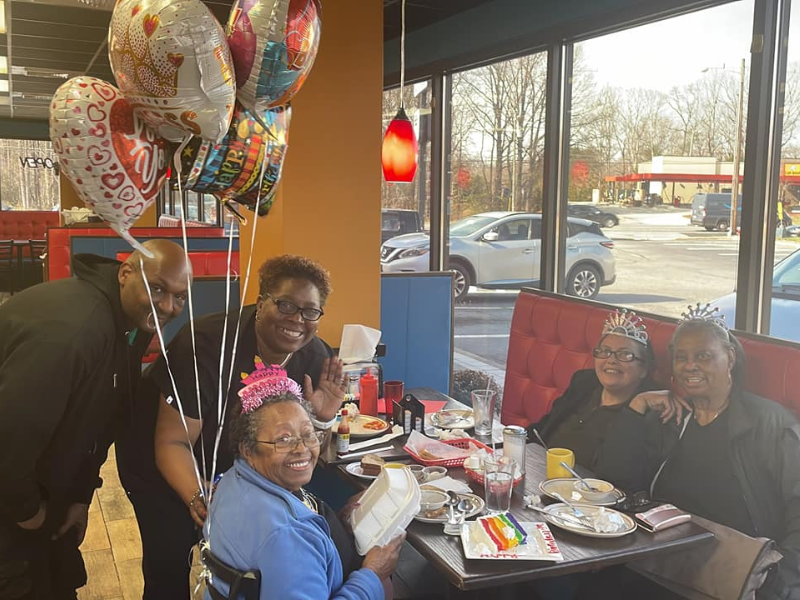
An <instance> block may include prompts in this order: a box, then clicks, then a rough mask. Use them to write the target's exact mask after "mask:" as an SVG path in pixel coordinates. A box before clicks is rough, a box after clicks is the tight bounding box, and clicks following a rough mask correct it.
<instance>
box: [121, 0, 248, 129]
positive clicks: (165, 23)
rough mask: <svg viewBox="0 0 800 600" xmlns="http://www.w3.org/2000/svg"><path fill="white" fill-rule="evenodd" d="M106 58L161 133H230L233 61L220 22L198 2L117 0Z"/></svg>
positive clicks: (136, 104) (137, 106)
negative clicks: (228, 131)
mask: <svg viewBox="0 0 800 600" xmlns="http://www.w3.org/2000/svg"><path fill="white" fill-rule="evenodd" d="M108 57H109V60H110V61H111V69H112V71H113V72H114V78H115V79H116V80H117V85H118V86H119V88H120V90H122V93H123V94H125V97H126V98H128V100H129V101H130V102H131V105H132V106H133V108H134V110H135V111H136V113H137V114H138V115H139V116H141V117H142V118H144V119H145V121H147V123H148V125H150V126H151V127H152V128H153V129H154V130H156V131H157V132H158V133H159V134H160V135H162V136H163V137H165V138H167V139H169V140H172V141H178V140H181V139H183V138H185V137H186V136H187V135H189V134H191V135H196V136H199V137H201V138H203V139H205V140H209V141H212V142H217V141H219V140H220V139H221V138H222V137H223V136H224V135H225V133H226V132H227V130H228V124H229V123H230V120H231V114H232V112H233V102H234V99H235V97H236V83H235V81H234V73H233V62H232V60H231V55H230V51H229V49H228V44H227V41H226V39H225V32H224V31H223V29H222V26H221V25H220V24H219V23H218V22H217V20H216V19H215V18H214V15H213V14H212V13H211V11H210V10H209V9H208V8H207V7H206V5H205V4H203V3H202V2H201V1H200V0H180V1H179V2H176V1H174V0H119V1H118V2H117V4H116V6H115V7H114V12H113V14H112V15H111V25H110V27H109V34H108Z"/></svg>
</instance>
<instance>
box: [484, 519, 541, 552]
mask: <svg viewBox="0 0 800 600" xmlns="http://www.w3.org/2000/svg"><path fill="white" fill-rule="evenodd" d="M470 539H471V540H473V541H474V543H475V544H476V545H478V546H480V545H481V544H482V545H484V546H486V548H488V550H489V553H491V554H494V553H497V552H505V551H508V550H511V549H512V548H516V547H517V546H521V545H522V544H524V543H525V542H526V541H527V539H528V534H527V533H526V532H525V530H524V529H523V528H522V526H521V525H520V524H519V522H517V520H516V519H515V518H514V516H513V515H512V514H511V513H508V512H507V513H501V514H499V515H492V516H488V517H479V518H478V519H476V521H475V522H474V523H473V524H472V525H471V526H470ZM481 554H483V552H481Z"/></svg>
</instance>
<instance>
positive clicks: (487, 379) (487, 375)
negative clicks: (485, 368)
mask: <svg viewBox="0 0 800 600" xmlns="http://www.w3.org/2000/svg"><path fill="white" fill-rule="evenodd" d="M491 383H492V376H491V375H489V374H488V373H487V374H486V392H485V393H486V396H489V387H490V386H491ZM491 416H492V421H491V422H492V423H494V408H492V415H491ZM489 436H490V437H491V440H492V454H494V451H495V447H494V427H492V430H491V431H490V432H489Z"/></svg>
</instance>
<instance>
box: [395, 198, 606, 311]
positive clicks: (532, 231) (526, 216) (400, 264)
mask: <svg viewBox="0 0 800 600" xmlns="http://www.w3.org/2000/svg"><path fill="white" fill-rule="evenodd" d="M567 227H568V229H569V231H568V237H567V267H566V271H567V282H566V290H567V293H568V294H570V295H573V296H581V297H583V298H594V297H595V296H597V294H598V292H599V291H600V286H603V285H611V284H612V283H614V280H615V279H616V272H615V266H614V255H613V254H612V252H611V249H612V248H613V247H614V242H613V241H612V240H610V239H609V238H607V237H606V236H605V235H603V233H602V231H600V227H599V226H598V225H597V223H592V222H591V221H587V220H585V219H575V218H572V217H568V218H567ZM541 238H542V215H540V214H531V213H519V212H488V213H481V214H477V215H472V216H471V217H466V218H464V219H461V220H460V221H456V222H455V223H453V224H452V225H450V259H449V263H448V266H449V268H450V269H452V270H453V271H455V273H456V280H455V290H454V293H455V297H456V299H457V300H458V299H462V298H463V297H464V296H466V295H467V291H468V290H469V287H470V286H471V285H474V286H476V287H480V288H490V289H514V288H520V287H522V286H525V285H534V284H536V283H537V282H538V281H539V263H540V257H541V243H542V239H541ZM429 251H430V238H429V236H428V234H427V233H411V234H408V235H401V236H398V237H395V238H392V239H390V240H387V241H386V242H385V243H384V244H383V245H382V246H381V270H382V271H384V272H387V273H404V272H421V271H428V270H429V262H430V257H429V255H428V254H429Z"/></svg>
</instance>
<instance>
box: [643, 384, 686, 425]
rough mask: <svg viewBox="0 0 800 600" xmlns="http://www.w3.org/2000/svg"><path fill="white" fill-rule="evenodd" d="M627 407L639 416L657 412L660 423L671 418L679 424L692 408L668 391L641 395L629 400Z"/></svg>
mask: <svg viewBox="0 0 800 600" xmlns="http://www.w3.org/2000/svg"><path fill="white" fill-rule="evenodd" d="M629 406H630V407H631V408H632V409H633V410H635V411H636V412H638V413H640V414H645V413H647V412H650V411H654V412H657V413H658V414H659V416H660V417H661V422H662V423H666V422H667V421H669V420H670V419H672V418H673V417H674V418H675V422H676V423H680V422H681V419H682V418H683V415H684V414H685V413H687V412H692V407H691V406H689V404H688V403H687V402H686V400H684V399H683V398H681V397H680V396H678V395H677V394H675V393H674V392H671V391H669V390H661V391H657V392H644V393H641V394H639V395H638V396H636V397H635V398H634V399H633V400H631V403H630V405H629Z"/></svg>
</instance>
